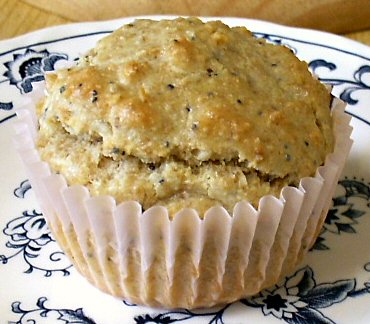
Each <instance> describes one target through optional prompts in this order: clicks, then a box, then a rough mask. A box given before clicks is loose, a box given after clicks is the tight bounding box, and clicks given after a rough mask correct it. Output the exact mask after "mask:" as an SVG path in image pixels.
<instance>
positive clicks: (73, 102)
mask: <svg viewBox="0 0 370 324" xmlns="http://www.w3.org/2000/svg"><path fill="white" fill-rule="evenodd" d="M46 79H47V96H46V98H45V100H44V102H43V104H42V107H41V108H40V112H39V114H40V115H42V116H43V117H42V118H41V121H40V125H41V131H42V132H44V135H43V136H44V137H47V136H51V134H52V133H48V130H47V127H46V126H45V125H46V124H47V123H48V121H49V122H50V121H51V120H53V122H57V123H59V124H60V125H61V126H62V127H63V129H64V130H65V131H66V132H67V133H68V134H69V135H70V136H73V137H76V138H80V139H84V140H86V141H89V142H91V143H94V142H95V143H101V144H100V145H99V147H100V150H101V154H102V155H103V156H104V157H108V158H111V159H113V160H116V159H117V156H118V155H119V154H117V153H124V154H125V155H126V156H130V157H134V158H137V159H138V160H139V161H140V163H144V164H153V163H154V164H157V165H159V164H162V163H166V161H171V163H172V162H173V161H178V162H180V163H181V164H182V165H186V166H189V167H198V166H200V165H204V164H206V163H213V164H229V163H232V164H238V163H239V164H241V165H242V166H243V168H246V169H250V170H251V171H253V172H258V174H262V175H263V176H265V177H266V176H267V177H269V178H270V179H276V178H281V179H283V178H284V179H288V180H287V182H288V183H294V184H298V182H299V180H300V179H301V178H303V177H305V176H312V175H313V174H314V173H315V171H316V169H317V167H318V166H320V165H322V164H323V163H324V160H325V157H326V156H327V154H328V153H330V152H331V151H332V149H333V134H332V121H331V116H330V109H329V107H330V102H331V95H330V93H329V92H328V91H327V89H326V88H325V86H324V85H323V84H321V83H320V82H319V81H318V80H316V79H315V78H314V77H313V76H312V75H311V73H310V72H309V71H308V67H307V64H306V63H305V62H302V61H300V60H298V59H297V58H296V57H295V56H294V54H293V53H292V52H291V51H290V50H289V49H288V48H286V47H283V46H278V45H273V44H269V43H267V42H266V41H265V40H264V39H257V38H255V37H254V36H253V35H252V34H251V33H250V32H249V31H248V30H247V29H246V28H244V27H233V28H230V27H228V26H226V25H225V24H223V23H222V22H220V21H211V22H207V23H203V22H202V21H200V20H199V19H196V18H187V19H186V18H178V19H175V20H161V21H152V20H146V19H142V20H136V21H134V22H133V23H131V24H128V25H125V26H123V27H122V28H120V29H118V30H117V31H115V32H113V33H112V34H110V35H109V36H107V37H105V38H103V39H102V40H100V41H99V42H98V44H97V46H96V47H95V48H94V49H92V50H91V51H90V52H88V53H87V55H86V56H84V57H82V58H80V60H79V61H78V63H77V65H76V66H74V67H72V68H70V69H64V70H59V71H57V72H56V73H55V74H50V75H47V76H46ZM42 119H44V122H43V121H42ZM50 123H51V122H50ZM121 155H123V154H121Z"/></svg>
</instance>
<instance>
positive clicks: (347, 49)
mask: <svg viewBox="0 0 370 324" xmlns="http://www.w3.org/2000/svg"><path fill="white" fill-rule="evenodd" d="M131 20H132V19H121V20H115V21H110V22H96V23H84V24H74V25H68V26H59V27H53V28H48V29H45V30H42V31H38V32H34V33H31V34H28V35H25V36H21V37H18V38H14V39H11V40H7V41H3V42H0V76H1V77H0V150H1V160H0V179H1V182H0V199H1V200H0V202H1V204H0V207H1V209H0V322H1V323H19V324H23V323H37V324H40V323H48V324H53V323H58V324H59V323H60V324H62V323H85V324H92V323H96V324H123V323H136V324H139V323H140V324H143V323H162V324H164V323H174V322H182V323H189V324H190V323H217V324H221V323H224V324H235V323H243V324H244V323H282V322H287V323H300V324H302V323H359V322H364V323H369V322H370V310H369V305H370V235H369V234H368V233H369V230H370V184H369V181H370V48H369V47H366V46H363V45H361V44H359V43H356V42H353V41H350V40H347V39H345V38H342V37H338V36H335V35H332V34H327V33H322V32H317V31H312V30H303V29H294V28H288V27H284V26H279V25H275V24H270V23H266V22H261V21H255V20H247V19H233V18H225V19H223V21H224V22H226V23H227V24H229V25H231V26H235V25H245V26H247V27H248V28H249V29H251V30H252V31H253V32H254V33H255V34H256V35H257V36H258V37H265V38H267V39H268V40H269V41H272V42H273V43H282V44H284V45H287V46H289V47H290V48H291V49H292V50H293V51H294V52H295V53H296V54H297V56H298V57H300V58H301V59H303V60H306V61H307V62H309V63H310V67H311V68H312V69H313V70H314V72H315V73H316V74H317V75H318V76H319V77H320V78H321V79H322V80H323V81H324V82H327V83H330V84H332V85H334V89H333V91H334V94H336V95H338V96H340V97H342V98H343V99H344V100H346V101H348V102H349V103H350V105H349V106H348V108H347V112H348V113H349V114H351V115H353V116H354V118H353V119H352V125H353V127H354V132H353V139H354V146H353V149H352V151H351V154H350V157H349V160H348V163H347V165H346V167H345V170H344V174H343V175H342V178H341V181H340V183H339V185H338V188H337V189H338V190H337V192H336V195H335V198H334V199H333V207H332V209H331V210H330V212H329V216H328V219H327V222H326V223H325V226H324V230H323V232H322V233H321V234H320V237H319V240H318V241H317V243H316V245H315V249H314V250H313V251H312V252H310V253H309V255H308V257H307V258H306V259H305V260H304V262H303V263H302V264H301V265H300V267H299V268H298V270H297V272H296V273H294V274H292V275H291V276H290V277H288V278H286V280H284V281H283V282H281V283H280V284H279V285H278V286H277V287H275V288H273V289H270V290H266V291H264V292H263V293H262V294H260V295H259V296H256V297H254V298H249V299H248V300H244V301H241V302H237V303H234V304H232V305H227V306H225V307H222V308H215V309H211V310H203V311H199V310H198V311H192V312H190V311H187V310H180V311H165V310H159V309H151V308H145V307H139V306H135V305H128V304H126V303H124V302H123V301H121V300H117V299H114V298H112V297H110V296H108V295H105V294H104V293H101V292H100V291H98V290H96V289H95V288H93V287H92V286H90V285H89V284H88V283H87V282H86V281H85V280H84V279H83V278H81V277H80V275H79V274H78V273H77V272H76V271H75V269H74V268H72V267H71V266H70V263H69V262H68V260H67V259H66V258H65V256H64V255H63V254H62V253H61V252H60V249H59V247H58V246H57V244H56V243H55V242H54V240H53V239H52V237H51V236H50V232H49V230H48V228H47V226H46V224H45V221H44V220H43V218H42V215H41V213H40V210H39V207H38V205H37V203H36V202H35V200H34V197H33V193H32V189H30V187H29V184H28V182H27V180H26V175H25V173H24V171H23V169H22V167H21V165H20V161H19V159H18V157H17V155H16V153H15V150H14V146H13V142H12V136H13V131H12V123H13V121H14V119H15V118H14V110H15V108H16V107H17V105H18V104H19V102H20V101H21V97H22V96H24V95H26V94H27V93H31V92H32V89H33V87H34V85H35V83H36V82H37V81H38V80H40V79H42V78H43V73H44V72H45V71H48V70H51V69H53V68H55V66H56V65H57V64H58V63H59V62H62V61H65V60H66V59H68V60H70V61H72V60H74V59H75V58H76V57H77V56H78V55H80V54H82V53H84V52H85V51H86V50H87V49H89V48H91V47H93V46H94V44H95V42H96V41H97V40H98V39H99V38H101V37H103V36H104V35H106V34H107V33H109V32H110V31H111V30H113V29H115V28H117V27H119V26H120V25H122V24H123V23H127V22H129V21H131Z"/></svg>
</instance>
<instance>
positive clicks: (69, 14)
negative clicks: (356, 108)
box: [0, 0, 370, 45]
mask: <svg viewBox="0 0 370 324" xmlns="http://www.w3.org/2000/svg"><path fill="white" fill-rule="evenodd" d="M0 8H1V10H0V39H5V38H11V37H14V36H17V35H21V34H24V33H27V32H29V31H33V30H37V29H40V28H44V27H49V26H54V25H60V24H66V23H71V22H77V21H94V20H104V19H113V18H118V17H125V16H132V15H141V14H179V15H185V14H187V15H199V16H201V15H209V16H211V15H213V16H241V17H250V18H258V19H264V20H269V21H273V22H277V23H281V24H285V25H292V26H300V27H307V28H313V29H322V30H327V31H331V32H335V33H337V34H344V35H345V36H347V37H349V38H352V39H354V40H357V41H359V42H362V43H364V44H367V45H370V1H369V0H311V1H307V0H218V1H214V0H156V1H153V0H105V1H101V0H100V1H98V0H79V1H78V0H74V1H73V0H0Z"/></svg>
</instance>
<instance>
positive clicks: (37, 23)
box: [0, 0, 370, 46]
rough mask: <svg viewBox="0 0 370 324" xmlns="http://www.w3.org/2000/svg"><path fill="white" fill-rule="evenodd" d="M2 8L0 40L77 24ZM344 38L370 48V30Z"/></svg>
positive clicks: (6, 0) (20, 0) (26, 8)
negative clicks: (38, 30)
mask: <svg viewBox="0 0 370 324" xmlns="http://www.w3.org/2000/svg"><path fill="white" fill-rule="evenodd" d="M50 1H53V0H50ZM0 8H1V11H0V40H1V39H6V38H11V37H14V36H17V35H21V34H24V33H27V32H30V31H33V30H37V29H40V28H45V27H49V26H55V25H61V24H68V23H72V22H75V21H73V20H72V19H68V18H65V17H61V16H59V15H57V14H55V13H52V12H48V11H46V10H42V9H40V8H37V7H35V6H32V5H30V4H28V3H27V2H26V1H24V0H0ZM344 36H346V37H349V38H351V39H354V40H356V41H359V42H362V43H364V44H366V45H368V46H370V29H368V30H364V31H359V32H354V33H349V34H345V35H344Z"/></svg>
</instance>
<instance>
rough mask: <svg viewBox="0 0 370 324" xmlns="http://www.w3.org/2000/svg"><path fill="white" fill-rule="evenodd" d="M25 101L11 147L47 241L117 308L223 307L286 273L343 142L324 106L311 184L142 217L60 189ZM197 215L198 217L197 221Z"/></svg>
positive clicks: (327, 193) (315, 224)
mask: <svg viewBox="0 0 370 324" xmlns="http://www.w3.org/2000/svg"><path fill="white" fill-rule="evenodd" d="M34 92H35V95H34V96H35V99H34V100H33V101H32V100H30V101H29V102H27V103H26V104H25V106H24V107H23V109H20V110H19V111H18V112H17V114H18V121H17V123H16V125H15V129H16V136H15V141H16V147H17V150H18V152H19V155H20V157H21V159H22V161H23V163H24V165H25V169H26V172H27V174H28V177H29V179H30V182H31V184H32V187H33V189H34V191H35V195H36V197H37V199H38V201H39V204H40V207H41V209H42V211H43V213H44V216H45V218H46V219H47V221H48V224H49V226H50V229H51V231H52V232H53V234H54V236H55V239H56V240H57V241H58V242H59V244H60V246H61V247H62V249H63V250H64V251H65V253H66V254H67V255H68V256H69V257H70V259H71V261H72V263H73V264H74V266H75V267H76V269H77V270H78V271H79V272H80V273H81V274H82V275H83V276H85V277H86V278H87V279H88V280H89V281H90V282H91V283H92V284H93V285H95V286H96V287H98V288H100V289H101V290H103V291H105V292H107V293H109V294H111V295H113V296H117V297H120V298H123V299H125V300H127V301H130V302H134V303H139V304H145V305H150V306H161V307H167V308H178V307H185V308H197V307H209V306H213V305H216V304H223V303H229V302H232V301H235V300H238V299H240V298H243V297H246V296H250V295H253V294H256V293H258V292H259V291H260V290H262V289H263V288H266V287H269V286H271V285H274V284H276V283H277V281H278V280H279V279H280V278H281V277H283V276H285V275H287V274H288V273H289V272H291V271H292V270H293V269H294V267H295V266H296V264H297V263H298V262H299V261H300V260H301V259H302V257H303V256H304V255H305V254H306V252H307V251H308V249H309V248H310V247H311V245H312V244H313V243H314V241H315V239H316V237H317V235H318V234H319V232H320V229H321V226H322V223H323V221H324V219H325V216H326V214H327V211H328V208H329V206H330V202H331V197H332V195H333V192H334V188H335V186H336V184H337V181H338V178H339V176H340V173H341V171H342V169H343V166H344V164H345V160H346V158H347V156H348V153H349V150H350V147H351V145H352V141H351V139H350V134H351V131H352V128H351V127H350V126H349V121H350V117H349V116H348V115H346V114H345V113H344V106H345V105H344V103H343V102H342V101H340V100H339V99H334V101H333V104H332V116H333V120H334V132H335V149H334V152H333V153H331V154H329V155H328V156H327V158H326V161H325V164H324V165H323V166H321V167H319V168H318V169H317V172H316V175H315V176H314V177H307V178H304V179H302V180H301V181H300V184H299V187H298V188H294V187H285V188H283V190H282V191H281V195H280V197H279V198H276V197H273V196H264V197H262V198H261V199H260V202H259V206H258V209H257V210H256V209H255V208H254V207H253V206H252V205H251V204H249V203H248V202H245V201H242V202H239V203H237V204H236V205H235V207H234V210H233V215H231V216H230V215H229V214H228V213H227V211H226V210H225V209H224V208H222V207H219V206H215V207H212V208H211V209H209V210H208V211H207V212H206V213H205V215H204V217H200V215H198V213H197V212H196V211H195V210H193V209H184V210H182V211H180V212H179V213H178V214H176V216H175V217H174V218H173V219H170V218H169V216H168V211H167V210H166V208H164V207H160V206H154V207H152V208H150V209H148V210H146V211H145V212H144V213H143V212H142V208H141V205H140V204H139V203H138V202H135V201H127V202H123V203H121V204H119V205H117V204H116V202H115V200H114V199H113V198H112V197H109V196H99V197H92V196H91V195H90V193H89V191H88V189H87V188H86V187H83V186H76V185H75V186H69V185H68V184H67V182H66V180H65V178H64V177H63V176H62V175H59V174H55V173H53V171H52V170H51V169H50V167H49V165H48V164H47V163H46V162H43V161H41V160H40V156H39V154H38V152H37V150H36V144H35V142H36V139H37V120H36V116H35V109H34V108H35V100H37V99H38V97H39V94H40V89H38V90H35V91H34ZM202 216H203V215H202Z"/></svg>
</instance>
